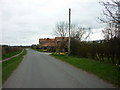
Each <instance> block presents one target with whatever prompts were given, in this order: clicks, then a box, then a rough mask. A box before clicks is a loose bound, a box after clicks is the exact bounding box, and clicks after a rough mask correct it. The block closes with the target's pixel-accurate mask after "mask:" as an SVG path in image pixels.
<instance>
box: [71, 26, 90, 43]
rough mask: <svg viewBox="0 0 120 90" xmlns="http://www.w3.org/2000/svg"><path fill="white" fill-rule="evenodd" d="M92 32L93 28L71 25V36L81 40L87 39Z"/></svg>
mask: <svg viewBox="0 0 120 90" xmlns="http://www.w3.org/2000/svg"><path fill="white" fill-rule="evenodd" d="M90 34H91V28H83V27H78V26H76V25H72V26H71V37H73V38H74V39H77V40H79V41H82V40H83V41H86V40H87V39H88V38H89V36H90Z"/></svg>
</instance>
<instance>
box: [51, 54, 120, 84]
mask: <svg viewBox="0 0 120 90" xmlns="http://www.w3.org/2000/svg"><path fill="white" fill-rule="evenodd" d="M51 56H54V57H55V58H58V59H60V60H62V61H65V62H67V63H69V64H72V65H73V66H75V67H77V68H81V69H82V70H85V71H87V72H90V73H93V74H95V75H97V76H98V77H100V78H102V79H103V80H105V81H108V82H110V83H112V84H114V85H115V86H119V85H120V83H119V81H120V80H119V78H120V71H119V70H118V67H117V66H114V65H112V64H106V63H100V62H97V61H94V60H91V59H86V58H77V57H73V56H67V55H57V54H51Z"/></svg>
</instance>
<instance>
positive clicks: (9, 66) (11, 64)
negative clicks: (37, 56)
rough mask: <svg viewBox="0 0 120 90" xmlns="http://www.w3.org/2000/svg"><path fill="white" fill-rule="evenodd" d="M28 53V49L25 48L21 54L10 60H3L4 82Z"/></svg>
mask: <svg viewBox="0 0 120 90" xmlns="http://www.w3.org/2000/svg"><path fill="white" fill-rule="evenodd" d="M26 53H27V50H24V52H23V53H22V54H20V55H19V56H17V57H15V58H12V59H10V60H8V61H5V62H2V83H4V82H5V81H6V80H7V79H8V77H9V76H10V75H11V74H12V72H13V71H14V70H15V69H16V68H17V66H18V65H19V64H20V62H21V61H22V59H23V56H24V55H25V54H26Z"/></svg>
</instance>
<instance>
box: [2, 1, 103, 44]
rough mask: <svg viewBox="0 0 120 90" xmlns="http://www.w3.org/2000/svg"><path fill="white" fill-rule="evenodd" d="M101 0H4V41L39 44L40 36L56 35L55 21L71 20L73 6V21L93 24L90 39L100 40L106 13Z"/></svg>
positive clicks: (7, 42) (81, 24) (80, 23)
mask: <svg viewBox="0 0 120 90" xmlns="http://www.w3.org/2000/svg"><path fill="white" fill-rule="evenodd" d="M99 1H100V0H0V30H1V31H2V42H0V43H1V44H8V45H31V44H38V40H39V38H48V37H49V38H53V37H54V36H52V33H53V31H54V30H55V25H56V23H57V22H59V21H68V10H69V8H71V10H72V11H71V12H72V15H71V16H72V23H74V24H77V25H78V26H83V27H91V28H92V29H93V30H92V31H93V34H92V35H91V37H90V40H99V39H102V38H103V36H102V34H101V30H102V28H104V25H103V24H101V23H98V22H97V17H99V16H100V15H101V14H102V10H103V8H102V6H101V5H100V4H99V3H98V2H99Z"/></svg>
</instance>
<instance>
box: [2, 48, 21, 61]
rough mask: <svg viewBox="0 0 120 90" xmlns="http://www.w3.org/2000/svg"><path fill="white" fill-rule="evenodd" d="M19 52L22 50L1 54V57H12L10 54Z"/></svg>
mask: <svg viewBox="0 0 120 90" xmlns="http://www.w3.org/2000/svg"><path fill="white" fill-rule="evenodd" d="M20 52H22V49H21V50H19V51H15V52H11V53H7V54H3V55H2V59H6V58H9V57H12V56H14V55H16V54H19V53H20Z"/></svg>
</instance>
